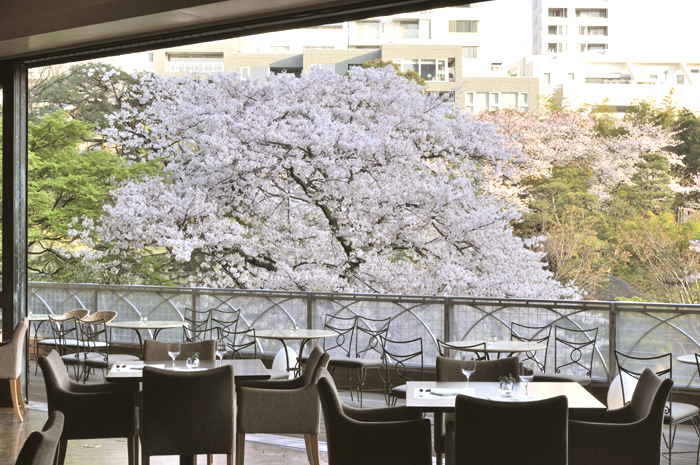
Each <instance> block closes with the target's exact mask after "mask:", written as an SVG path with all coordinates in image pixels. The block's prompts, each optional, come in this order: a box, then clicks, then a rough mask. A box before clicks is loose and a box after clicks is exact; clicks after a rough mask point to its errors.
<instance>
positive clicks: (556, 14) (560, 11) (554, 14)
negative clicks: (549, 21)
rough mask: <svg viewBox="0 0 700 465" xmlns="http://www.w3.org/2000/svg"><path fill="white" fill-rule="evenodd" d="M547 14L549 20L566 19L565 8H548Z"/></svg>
mask: <svg viewBox="0 0 700 465" xmlns="http://www.w3.org/2000/svg"><path fill="white" fill-rule="evenodd" d="M548 14H549V17H550V18H566V8H550V9H549V11H548Z"/></svg>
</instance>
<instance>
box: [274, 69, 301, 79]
mask: <svg viewBox="0 0 700 465" xmlns="http://www.w3.org/2000/svg"><path fill="white" fill-rule="evenodd" d="M270 72H271V73H274V74H275V75H280V74H281V75H284V76H288V77H296V78H300V77H301V68H270Z"/></svg>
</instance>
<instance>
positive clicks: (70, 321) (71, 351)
mask: <svg viewBox="0 0 700 465" xmlns="http://www.w3.org/2000/svg"><path fill="white" fill-rule="evenodd" d="M78 321H79V320H78V318H77V317H70V318H63V317H61V316H59V317H58V318H54V317H53V316H52V315H49V328H51V332H52V333H53V337H52V339H51V341H53V347H52V348H53V349H54V350H56V351H57V352H58V353H59V354H60V356H61V360H62V361H63V363H64V364H65V365H66V366H70V367H73V375H74V376H75V379H76V381H79V380H80V376H81V374H82V366H83V363H84V361H85V353H84V352H83V351H82V348H81V340H80V329H79V326H78Z"/></svg>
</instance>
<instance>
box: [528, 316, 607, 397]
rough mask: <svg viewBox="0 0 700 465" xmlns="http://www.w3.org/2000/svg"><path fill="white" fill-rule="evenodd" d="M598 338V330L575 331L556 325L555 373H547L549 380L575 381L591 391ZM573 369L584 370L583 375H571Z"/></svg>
mask: <svg viewBox="0 0 700 465" xmlns="http://www.w3.org/2000/svg"><path fill="white" fill-rule="evenodd" d="M597 338H598V328H590V329H573V328H564V327H562V326H558V325H555V326H554V373H547V374H546V375H545V376H546V377H547V379H551V380H556V381H564V380H570V381H575V382H577V383H579V384H580V385H582V386H584V387H586V388H588V389H590V388H591V372H592V371H593V355H595V350H596V340H597ZM589 353H590V355H589ZM571 368H573V369H574V370H577V371H579V372H580V371H581V370H582V369H583V373H570V369H571ZM539 379H540V378H539V377H538V380H539Z"/></svg>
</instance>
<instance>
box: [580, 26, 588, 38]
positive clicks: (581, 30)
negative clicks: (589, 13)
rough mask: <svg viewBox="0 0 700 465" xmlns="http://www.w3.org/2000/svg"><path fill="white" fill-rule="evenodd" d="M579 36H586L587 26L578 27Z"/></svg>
mask: <svg viewBox="0 0 700 465" xmlns="http://www.w3.org/2000/svg"><path fill="white" fill-rule="evenodd" d="M578 35H580V36H585V35H586V26H579V27H578Z"/></svg>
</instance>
